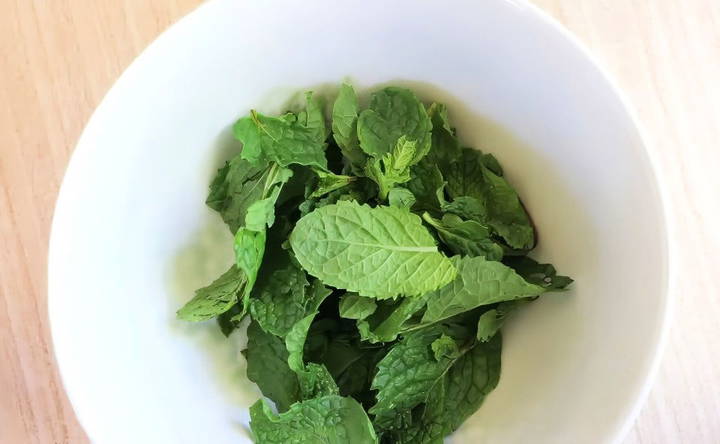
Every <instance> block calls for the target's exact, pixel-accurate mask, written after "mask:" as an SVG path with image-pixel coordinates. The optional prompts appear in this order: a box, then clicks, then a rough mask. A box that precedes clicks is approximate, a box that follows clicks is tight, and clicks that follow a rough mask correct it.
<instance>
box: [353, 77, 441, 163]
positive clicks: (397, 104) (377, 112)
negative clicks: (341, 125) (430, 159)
mask: <svg viewBox="0 0 720 444" xmlns="http://www.w3.org/2000/svg"><path fill="white" fill-rule="evenodd" d="M431 129H432V123H431V122H430V118H429V117H428V115H427V112H426V111H425V107H424V106H423V104H422V103H420V101H419V100H418V99H417V97H415V94H413V92H412V91H410V90H408V89H404V88H396V87H389V88H385V89H382V90H380V91H378V92H376V93H374V94H373V95H372V98H371V100H370V108H369V109H366V110H364V111H363V112H361V113H360V117H359V119H358V137H359V139H360V147H361V148H362V149H363V151H365V152H366V153H368V154H370V155H371V156H373V157H375V158H380V157H382V156H384V155H385V154H388V153H390V152H392V150H393V149H394V148H395V146H396V144H397V141H398V139H400V137H402V136H406V137H407V139H408V140H413V141H415V142H416V143H417V146H416V147H415V153H414V156H413V161H412V163H413V164H415V163H418V162H419V161H420V159H422V158H423V157H424V156H425V155H426V154H427V152H428V150H429V149H430V130H431Z"/></svg>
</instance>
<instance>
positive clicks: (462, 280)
mask: <svg viewBox="0 0 720 444" xmlns="http://www.w3.org/2000/svg"><path fill="white" fill-rule="evenodd" d="M451 260H452V262H453V264H455V266H456V267H457V270H458V274H457V277H456V278H455V280H453V281H452V282H451V283H450V284H449V285H446V286H444V287H442V288H440V289H439V290H436V291H434V292H432V293H431V294H429V295H428V296H427V301H428V302H427V310H426V311H425V314H424V315H423V318H422V322H423V323H428V322H437V321H439V320H442V319H446V318H449V317H451V316H454V315H456V314H459V313H462V312H465V311H468V310H472V309H473V308H476V307H480V306H482V305H489V304H493V303H496V302H502V301H509V300H513V299H520V298H525V297H529V296H537V295H539V294H542V293H544V292H545V291H546V289H545V288H543V287H541V286H539V285H535V284H530V283H528V282H526V281H525V279H523V278H522V277H521V276H520V275H518V274H517V273H515V271H514V270H513V269H512V268H510V267H508V266H506V265H503V264H502V263H500V262H495V261H488V260H486V259H485V258H484V257H482V256H478V257H464V258H460V257H457V256H455V257H453V258H452V259H451Z"/></svg>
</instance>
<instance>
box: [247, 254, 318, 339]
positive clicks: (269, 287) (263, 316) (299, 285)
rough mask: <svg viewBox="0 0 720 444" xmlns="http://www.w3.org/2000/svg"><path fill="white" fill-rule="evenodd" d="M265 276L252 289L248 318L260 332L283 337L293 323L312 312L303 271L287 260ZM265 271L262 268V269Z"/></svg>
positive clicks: (313, 308)
mask: <svg viewBox="0 0 720 444" xmlns="http://www.w3.org/2000/svg"><path fill="white" fill-rule="evenodd" d="M285 262H286V265H285V266H284V267H281V268H279V269H276V270H273V271H272V272H270V273H268V277H267V278H265V279H262V282H258V284H257V285H256V286H255V288H254V289H253V293H252V300H251V302H250V315H252V318H253V319H254V320H255V321H257V322H258V324H260V326H261V327H262V328H263V330H265V331H267V332H269V333H272V334H274V335H276V336H279V337H281V338H284V337H285V335H287V333H288V332H289V331H290V329H291V328H292V327H293V325H295V323H296V322H298V321H300V320H301V319H302V318H304V317H305V316H306V315H307V314H308V313H309V312H312V311H314V310H315V307H312V306H310V307H309V305H313V304H312V301H310V296H311V295H310V294H306V292H307V287H308V286H309V285H310V283H309V282H308V281H307V279H306V278H305V272H304V271H303V270H302V269H301V268H300V267H299V266H298V265H297V264H295V263H293V262H292V261H290V260H287V261H285ZM263 270H264V268H263Z"/></svg>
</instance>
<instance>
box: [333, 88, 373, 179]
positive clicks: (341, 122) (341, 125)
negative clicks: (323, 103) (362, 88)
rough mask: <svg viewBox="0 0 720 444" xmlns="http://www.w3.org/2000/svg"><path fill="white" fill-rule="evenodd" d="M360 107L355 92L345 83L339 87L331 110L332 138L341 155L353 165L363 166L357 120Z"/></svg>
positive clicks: (363, 158)
mask: <svg viewBox="0 0 720 444" xmlns="http://www.w3.org/2000/svg"><path fill="white" fill-rule="evenodd" d="M359 109H360V107H359V106H358V98H357V95H356V94H355V90H354V89H353V87H352V86H350V85H348V84H347V83H343V84H342V85H341V86H340V91H339V93H338V96H337V99H336V100H335V103H334V105H333V110H332V129H333V137H334V138H335V142H337V144H338V146H339V147H340V150H341V151H342V153H343V155H344V156H345V157H347V158H348V160H350V162H351V163H352V164H353V165H357V166H362V165H365V153H363V151H362V150H361V149H360V143H359V141H358V136H357V120H358V112H359Z"/></svg>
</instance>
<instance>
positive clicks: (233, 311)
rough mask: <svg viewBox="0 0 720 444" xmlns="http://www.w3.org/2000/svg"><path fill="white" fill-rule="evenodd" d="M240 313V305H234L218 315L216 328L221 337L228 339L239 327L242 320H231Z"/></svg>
mask: <svg viewBox="0 0 720 444" xmlns="http://www.w3.org/2000/svg"><path fill="white" fill-rule="evenodd" d="M236 268H237V267H236ZM241 312H242V305H240V304H238V303H236V304H235V305H233V306H232V307H230V310H228V311H226V312H224V313H222V314H220V315H218V317H217V323H218V327H220V331H221V332H222V334H223V335H225V337H229V336H230V334H232V332H234V331H235V330H236V329H237V328H238V327H239V326H240V321H241V320H242V318H240V319H238V320H234V319H233V318H234V317H235V316H239V315H240V314H241Z"/></svg>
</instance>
